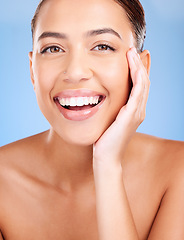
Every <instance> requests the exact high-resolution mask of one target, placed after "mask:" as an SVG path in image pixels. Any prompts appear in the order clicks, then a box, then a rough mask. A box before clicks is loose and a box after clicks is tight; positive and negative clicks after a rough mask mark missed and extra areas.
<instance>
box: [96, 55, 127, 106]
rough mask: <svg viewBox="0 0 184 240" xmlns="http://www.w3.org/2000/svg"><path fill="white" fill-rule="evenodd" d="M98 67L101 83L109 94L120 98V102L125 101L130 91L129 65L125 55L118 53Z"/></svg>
mask: <svg viewBox="0 0 184 240" xmlns="http://www.w3.org/2000/svg"><path fill="white" fill-rule="evenodd" d="M97 68H98V74H99V76H100V79H101V82H102V85H103V86H104V87H105V88H106V90H107V91H108V93H109V95H111V97H115V98H121V99H122V103H123V102H126V101H127V98H128V95H129V93H130V86H131V83H130V77H129V67H128V62H127V58H126V55H125V54H124V55H119V56H118V57H116V58H113V59H109V61H106V63H104V64H101V65H100V67H99V66H97Z"/></svg>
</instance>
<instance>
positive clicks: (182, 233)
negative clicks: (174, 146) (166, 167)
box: [148, 145, 184, 240]
mask: <svg viewBox="0 0 184 240" xmlns="http://www.w3.org/2000/svg"><path fill="white" fill-rule="evenodd" d="M179 155H180V156H179ZM179 155H178V154H177V153H173V152H172V153H171V157H172V158H174V161H173V159H172V162H173V166H172V171H171V172H172V174H171V176H170V181H169V183H168V187H167V190H166V193H165V195H164V197H163V199H162V202H161V205H160V209H159V211H158V214H157V216H156V219H155V222H154V224H153V227H152V230H151V232H150V235H149V238H148V239H149V240H155V239H162V240H183V239H184V145H183V146H182V149H181V151H180V154H179Z"/></svg>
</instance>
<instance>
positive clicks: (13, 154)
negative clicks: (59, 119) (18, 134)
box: [0, 132, 46, 182]
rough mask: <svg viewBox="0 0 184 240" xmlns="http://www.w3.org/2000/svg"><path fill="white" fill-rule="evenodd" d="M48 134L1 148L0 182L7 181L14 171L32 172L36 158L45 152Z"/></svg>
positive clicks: (41, 134) (38, 135)
mask: <svg viewBox="0 0 184 240" xmlns="http://www.w3.org/2000/svg"><path fill="white" fill-rule="evenodd" d="M45 135H46V132H44V133H40V134H37V135H34V136H31V137H28V138H25V139H21V140H19V141H16V142H13V143H10V144H7V145H5V146H2V147H0V178H1V179H0V180H1V182H2V180H3V179H5V178H6V179H7V178H8V176H9V175H10V174H12V171H13V172H15V171H31V170H32V168H33V167H34V166H33V165H34V162H35V160H36V156H39V155H41V153H40V152H41V151H43V147H42V146H43V141H44V136H45Z"/></svg>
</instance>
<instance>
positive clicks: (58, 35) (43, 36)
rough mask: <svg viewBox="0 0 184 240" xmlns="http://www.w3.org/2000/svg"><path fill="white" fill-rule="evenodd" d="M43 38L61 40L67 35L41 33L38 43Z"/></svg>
mask: <svg viewBox="0 0 184 240" xmlns="http://www.w3.org/2000/svg"><path fill="white" fill-rule="evenodd" d="M43 38H61V39H67V38H68V37H67V35H66V34H64V33H59V32H43V33H42V34H41V35H40V36H39V38H38V41H40V40H41V39H43Z"/></svg>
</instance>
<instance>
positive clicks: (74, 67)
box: [65, 48, 93, 83]
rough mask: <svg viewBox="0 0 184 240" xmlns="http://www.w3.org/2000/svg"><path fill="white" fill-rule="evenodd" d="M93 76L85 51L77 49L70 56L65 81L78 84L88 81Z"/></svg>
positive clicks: (67, 61)
mask: <svg viewBox="0 0 184 240" xmlns="http://www.w3.org/2000/svg"><path fill="white" fill-rule="evenodd" d="M92 76H93V71H92V70H91V68H90V64H89V56H88V54H87V53H86V52H85V50H84V49H81V48H79V49H77V50H75V51H72V52H70V53H69V54H68V57H67V60H66V69H65V81H68V82H70V83H71V82H72V83H76V82H79V81H82V80H88V79H90V78H91V77H92Z"/></svg>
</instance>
